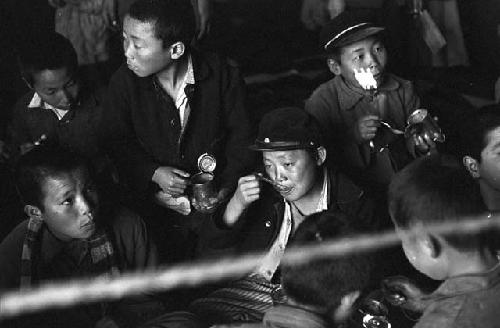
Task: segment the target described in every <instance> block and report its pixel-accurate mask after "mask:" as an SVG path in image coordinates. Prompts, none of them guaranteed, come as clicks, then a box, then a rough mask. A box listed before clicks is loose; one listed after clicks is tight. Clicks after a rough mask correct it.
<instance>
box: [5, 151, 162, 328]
mask: <svg viewBox="0 0 500 328" xmlns="http://www.w3.org/2000/svg"><path fill="white" fill-rule="evenodd" d="M18 165H19V167H18V170H17V174H16V176H17V187H18V191H19V193H20V196H21V198H22V200H23V201H24V204H25V207H24V210H25V212H26V215H27V216H28V217H29V219H28V220H26V221H23V222H22V223H20V224H19V225H18V226H17V227H16V228H15V229H14V230H13V231H12V232H11V233H10V234H9V235H8V236H7V237H6V238H5V239H4V241H3V242H2V243H1V244H0V263H2V270H0V291H6V290H15V289H22V288H28V287H31V286H37V285H39V284H43V283H44V282H49V281H57V280H59V281H62V280H67V279H72V278H85V277H96V276H102V275H110V276H114V275H118V274H120V273H121V272H126V271H135V270H144V269H146V268H148V267H153V266H155V265H156V263H157V256H156V251H155V248H154V247H153V246H152V244H151V243H150V241H149V238H148V235H147V232H146V229H145V226H144V222H143V221H142V220H141V219H140V218H139V217H138V216H137V215H135V214H134V213H132V212H130V211H128V210H126V209H124V208H106V207H105V206H99V197H98V195H97V192H96V189H95V186H94V184H93V182H92V179H91V177H90V172H89V170H88V169H87V167H86V165H85V162H84V161H83V160H82V159H81V158H80V157H78V156H76V155H75V154H72V153H69V152H65V151H63V150H61V149H49V148H46V147H44V146H39V147H37V148H35V149H33V150H31V151H30V152H29V153H27V154H26V155H24V156H23V157H21V159H20V160H19V163H18ZM136 301H137V302H136ZM162 310H163V307H162V306H161V304H160V303H159V302H157V301H155V300H153V299H151V298H149V297H146V296H144V297H141V298H137V299H135V298H134V300H133V301H131V300H124V302H117V303H110V302H108V303H106V302H99V303H89V304H84V305H78V306H75V307H71V308H66V309H63V310H57V311H50V312H44V313H42V314H41V315H36V316H34V317H31V316H28V317H26V318H20V321H21V322H24V321H23V320H26V322H25V323H24V324H27V326H30V325H29V324H30V323H31V326H33V325H36V326H37V327H40V326H43V327H94V325H96V323H98V322H100V321H101V320H104V321H106V322H108V321H110V320H112V321H114V322H115V324H118V325H120V324H131V325H133V324H134V323H139V322H140V321H141V320H142V319H146V318H147V317H148V316H149V315H156V314H158V313H160V311H162ZM35 323H36V324H35Z"/></svg>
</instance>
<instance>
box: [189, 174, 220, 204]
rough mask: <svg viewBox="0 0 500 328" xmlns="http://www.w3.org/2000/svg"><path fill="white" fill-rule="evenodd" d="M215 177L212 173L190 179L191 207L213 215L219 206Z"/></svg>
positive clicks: (196, 175) (197, 175)
mask: <svg viewBox="0 0 500 328" xmlns="http://www.w3.org/2000/svg"><path fill="white" fill-rule="evenodd" d="M213 180H214V175H213V174H212V173H206V172H200V173H197V174H195V175H193V176H192V177H191V179H190V182H191V190H192V199H191V205H193V207H194V208H195V209H196V210H197V211H199V212H202V213H211V212H213V210H215V207H216V205H217V202H218V199H217V190H216V188H215V182H214V181H213Z"/></svg>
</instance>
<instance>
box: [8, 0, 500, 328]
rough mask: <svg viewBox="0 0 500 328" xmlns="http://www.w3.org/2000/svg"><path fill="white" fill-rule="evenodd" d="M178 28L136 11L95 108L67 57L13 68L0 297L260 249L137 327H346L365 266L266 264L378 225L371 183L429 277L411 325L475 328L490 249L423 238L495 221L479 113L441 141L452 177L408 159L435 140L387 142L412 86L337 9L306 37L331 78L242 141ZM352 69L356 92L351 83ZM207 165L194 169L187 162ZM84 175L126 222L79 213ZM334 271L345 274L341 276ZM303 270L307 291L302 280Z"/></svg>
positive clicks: (171, 11) (490, 266) (495, 193)
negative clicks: (197, 199) (440, 226)
mask: <svg viewBox="0 0 500 328" xmlns="http://www.w3.org/2000/svg"><path fill="white" fill-rule="evenodd" d="M194 34H195V23H194V17H193V11H192V8H190V5H189V2H187V1H182V0H138V1H137V2H135V3H134V4H132V5H131V7H130V9H129V11H128V13H127V15H126V16H125V18H124V22H123V48H124V54H125V57H126V64H124V65H123V66H122V67H120V68H119V69H118V70H117V72H116V73H115V74H114V75H113V77H112V79H111V81H110V85H109V88H108V90H107V93H104V94H101V93H100V92H94V91H92V90H91V86H86V85H85V84H84V82H83V81H81V80H80V79H79V77H78V72H77V71H78V70H77V67H78V64H77V61H76V54H75V52H74V49H73V48H72V46H71V44H70V43H69V41H68V40H66V39H65V38H63V37H62V36H60V35H57V34H54V35H52V36H50V38H48V39H45V38H44V39H39V38H36V39H35V40H34V43H33V44H32V45H30V47H31V48H30V49H27V50H26V51H23V52H22V53H21V54H20V56H19V59H20V65H21V73H22V76H23V78H24V79H25V81H26V83H27V85H28V86H29V87H30V88H31V91H30V92H29V93H28V94H27V95H26V96H25V97H23V98H22V99H20V100H19V102H18V103H17V105H16V107H15V109H14V112H13V117H12V121H11V123H10V124H9V127H8V131H7V135H8V139H7V145H8V146H9V147H10V150H11V151H10V152H5V153H6V154H8V155H10V158H11V160H12V162H13V163H15V172H16V174H15V177H16V182H17V191H18V192H19V195H20V197H21V200H22V202H23V203H24V205H25V206H24V211H25V213H26V215H27V217H28V220H26V221H23V222H22V223H20V224H19V225H18V226H17V227H16V228H15V229H14V230H13V231H12V232H11V234H9V235H8V236H7V237H6V238H5V239H4V241H3V242H2V243H1V244H0V263H1V264H2V267H3V268H5V269H2V271H1V272H0V291H4V290H8V289H18V288H24V287H30V286H34V285H38V284H40V283H42V282H44V281H52V280H57V279H67V278H74V277H82V276H83V277H84V276H96V275H110V276H114V275H118V274H120V273H121V272H125V271H131V270H145V269H147V268H151V267H155V266H156V265H158V255H157V253H158V252H157V248H158V249H159V250H160V255H161V261H166V260H167V261H170V260H183V261H189V260H190V259H192V258H193V256H194V253H195V248H197V253H199V254H198V255H199V256H215V255H220V254H224V255H228V254H241V253H244V252H248V251H260V252H262V254H263V255H262V259H261V262H260V263H259V265H257V266H256V267H255V268H254V270H252V272H249V273H248V274H247V275H245V276H244V277H240V278H238V279H236V280H234V281H232V282H231V284H229V285H223V286H219V287H220V288H217V289H215V290H213V291H212V292H211V293H209V294H206V295H203V297H200V298H198V299H196V300H194V301H193V302H191V304H190V305H189V311H190V312H192V313H187V312H182V313H180V314H179V313H177V314H175V313H174V314H172V313H168V314H163V315H161V316H159V317H158V318H156V319H154V320H153V321H150V323H149V324H145V326H144V327H158V326H161V327H200V326H201V327H204V326H206V325H209V324H231V323H232V322H238V321H239V322H240V324H241V321H253V323H252V325H253V327H257V326H259V325H260V324H265V325H266V326H271V327H273V326H275V325H276V326H279V327H298V326H297V322H301V323H304V322H307V323H308V324H307V325H306V326H308V327H329V326H331V325H340V324H346V322H347V323H348V322H351V321H352V320H350V319H349V318H352V314H353V311H352V309H353V308H354V307H355V305H354V304H355V303H356V300H357V299H358V298H360V295H362V294H363V293H365V292H366V288H368V287H369V284H370V282H373V277H371V276H370V275H371V273H372V272H373V276H375V273H374V272H375V271H377V270H374V269H373V267H374V266H375V263H373V261H370V260H367V259H366V258H364V257H363V256H353V257H352V258H351V259H334V260H326V262H320V263H319V264H316V265H310V266H309V265H307V266H303V267H300V266H299V267H296V266H283V267H282V266H281V265H280V262H281V260H282V257H283V256H284V253H285V251H286V249H287V248H288V246H289V244H292V243H296V244H298V245H300V244H301V243H305V242H321V241H324V239H327V236H329V237H332V238H333V237H338V236H342V235H343V234H344V233H353V232H375V231H379V230H380V229H382V228H386V227H387V225H386V222H385V220H384V217H385V216H384V207H385V205H384V204H385V203H383V202H382V203H380V202H377V201H375V199H379V200H380V199H381V198H384V197H375V195H374V194H373V192H374V191H380V190H382V191H385V190H387V188H388V189H389V193H388V197H389V198H388V199H389V212H390V216H391V218H392V220H393V222H394V225H395V226H396V232H397V234H398V235H399V236H400V237H401V240H402V242H403V250H404V252H405V254H406V256H407V258H408V260H409V261H410V263H411V264H412V265H413V266H414V267H415V268H416V269H417V270H419V271H421V272H422V273H424V274H425V275H427V276H429V277H431V278H433V279H437V280H445V282H444V283H443V284H442V285H441V286H440V287H439V288H438V289H437V290H436V291H435V292H433V293H432V294H429V295H424V294H423V293H422V294H419V295H418V297H420V298H421V300H419V301H420V303H421V304H423V305H422V307H421V308H420V310H424V314H423V316H422V319H421V321H420V322H419V323H418V326H419V327H438V326H439V327H470V326H475V325H476V324H478V323H479V324H480V325H481V326H484V327H494V326H495V324H494V317H493V315H494V314H495V303H496V301H495V299H496V298H497V296H498V294H499V292H500V289H499V287H498V284H497V283H496V282H497V280H498V272H499V269H498V265H497V263H498V260H497V257H496V254H495V252H494V251H495V249H493V248H491V247H490V246H491V245H490V244H489V243H490V242H491V236H490V235H489V234H488V236H485V234H480V235H475V234H468V235H465V236H454V235H453V236H447V235H442V234H440V233H436V232H434V231H433V230H432V229H430V226H432V225H433V224H435V223H441V222H443V221H446V222H447V221H452V222H458V223H459V222H460V220H461V219H462V217H470V216H481V215H483V214H484V213H486V212H488V211H495V210H496V209H497V207H500V191H499V190H500V189H498V188H500V187H497V180H498V179H499V178H500V174H499V172H498V170H499V169H500V165H499V164H497V162H498V160H497V156H498V154H497V153H498V149H497V148H498V147H499V145H498V140H499V139H500V132H499V131H500V130H499V131H497V130H498V129H500V118H499V116H500V115H499V114H497V112H498V108H496V107H495V108H489V109H485V110H484V111H481V112H478V113H476V114H475V116H474V118H471V119H470V120H467V122H474V124H471V127H470V129H468V131H470V133H469V134H468V135H467V138H464V140H461V142H462V143H463V147H461V149H464V150H466V152H465V153H464V154H461V158H463V164H464V165H461V164H460V162H459V161H457V160H452V159H449V158H448V157H446V156H442V155H436V154H433V155H429V156H424V157H422V158H419V159H417V160H414V158H413V155H414V154H415V153H416V152H415V149H416V148H417V149H418V150H419V153H422V154H428V153H429V149H431V148H433V147H434V146H435V145H434V142H433V140H432V137H431V136H429V135H428V134H426V133H425V132H424V133H423V134H421V135H412V136H410V137H409V138H407V139H406V140H405V139H404V138H403V137H402V136H401V135H399V134H398V133H394V131H403V130H405V126H406V123H407V119H408V116H409V115H410V113H411V112H412V111H413V110H415V109H417V108H418V106H419V99H418V97H417V96H416V94H415V92H414V89H413V86H412V84H411V83H410V82H408V81H406V80H403V79H401V78H399V77H396V76H394V75H392V74H388V73H386V72H385V66H386V63H387V54H386V50H385V47H384V42H383V41H384V40H383V28H381V27H377V26H374V25H373V24H371V23H369V22H366V21H363V20H360V19H359V18H357V17H355V16H352V15H351V14H349V13H348V12H345V13H343V14H341V15H339V16H337V17H336V18H335V19H333V20H332V21H331V22H330V23H329V24H327V25H326V27H325V28H324V29H323V31H322V33H321V37H320V39H321V42H322V46H323V48H324V49H325V51H326V52H327V53H328V59H327V64H328V67H329V69H330V70H331V72H332V73H334V74H335V78H333V79H332V80H330V81H328V82H326V83H325V84H323V85H321V86H319V87H318V89H317V90H316V91H315V92H314V93H313V94H312V95H311V97H310V98H309V99H308V100H307V101H306V104H305V110H303V109H301V108H291V107H290V108H280V109H276V110H272V111H271V112H269V113H268V114H266V115H265V116H264V117H263V118H262V119H261V121H260V124H259V127H258V133H257V135H256V138H255V140H252V139H253V138H252V130H253V129H252V126H251V124H250V120H249V115H248V112H247V111H246V110H245V106H244V92H245V88H244V83H243V80H242V78H241V76H240V73H239V70H238V67H237V66H236V65H235V64H234V63H232V62H230V61H228V60H225V59H223V58H222V57H220V56H218V55H216V54H213V53H207V52H202V51H199V50H197V49H196V48H194V47H192V46H191V41H192V39H193V38H194ZM363 73H365V75H368V76H370V77H371V79H372V80H371V86H369V87H367V86H366V85H365V83H363V81H361V80H360V77H359V76H360V75H362V74H363ZM367 73H369V74H367ZM2 145H3V143H2ZM77 153H78V155H77ZM256 154H260V155H261V156H262V163H263V169H262V170H261V171H260V170H259V169H257V165H256V164H255V163H254V159H255V157H256ZM80 156H83V157H80ZM207 156H208V158H209V159H210V163H209V165H208V166H207V165H200V160H201V159H203V158H205V159H206V158H207ZM83 158H88V159H89V160H90V161H86V160H84V159H83ZM327 159H328V161H327ZM412 161H413V162H412ZM410 162H412V163H411V164H408V163H410ZM87 163H90V164H89V165H87ZM403 167H404V168H403ZM402 168H403V169H402ZM207 169H208V171H206V170H207ZM401 169H402V170H401ZM200 170H202V171H204V170H205V171H206V172H205V173H207V172H208V173H210V174H212V176H213V177H215V178H214V179H215V180H214V182H215V183H216V185H217V188H218V189H217V195H216V201H217V204H218V206H217V207H216V208H215V209H214V210H213V212H212V213H208V214H207V213H202V211H199V208H197V207H196V206H195V204H191V200H190V198H189V185H190V177H191V176H192V175H194V174H196V173H197V172H198V171H200ZM399 170H401V171H400V172H399V173H398V171H399ZM252 172H253V173H252ZM94 173H97V174H98V176H99V178H100V179H99V181H98V182H104V183H106V185H107V186H108V187H109V186H110V185H111V184H118V185H119V186H118V187H113V189H110V190H117V192H120V191H119V190H123V189H124V190H125V192H122V193H121V195H122V196H126V195H127V194H128V193H129V192H132V191H133V197H130V198H126V199H123V198H121V199H120V197H116V198H117V199H115V200H118V201H120V200H121V201H122V202H124V201H128V200H130V199H134V203H135V209H136V210H138V211H139V212H140V214H142V216H144V217H145V219H146V223H144V222H143V221H142V219H141V218H140V217H139V216H137V215H135V214H133V213H132V212H130V211H129V210H125V209H123V208H122V207H121V206H116V205H114V206H113V205H110V204H108V203H107V202H103V201H102V200H101V202H99V197H98V195H97V190H98V189H99V188H97V187H96V186H95V184H94V182H92V178H91V176H92V174H94ZM106 176H109V178H106ZM101 180H103V181H101ZM389 183H390V185H389ZM108 193H109V191H108ZM99 204H101V205H99ZM484 204H486V207H485V206H484ZM128 205H130V204H128ZM318 213H319V214H318ZM332 213H335V214H332ZM344 225H346V226H347V227H344ZM146 226H147V227H146ZM192 231H196V232H197V234H199V236H196V237H197V238H196V242H194V241H193V240H192V238H193V235H192V234H190V232H192ZM179 236H180V237H179ZM172 240H175V242H172ZM155 244H156V245H155ZM380 263H382V262H380ZM380 263H378V265H379V266H380V265H381V264H380ZM384 263H385V262H384ZM333 268H336V269H333ZM349 270H351V271H355V273H352V275H357V278H359V279H352V276H351V277H348V275H347V274H346V272H347V271H349ZM326 273H328V274H326ZM304 275H306V276H307V277H308V279H309V277H312V278H311V279H313V280H314V279H316V280H317V281H316V280H314V282H311V281H308V282H307V283H306V281H304V277H303V276H304ZM339 281H341V282H340V283H339ZM280 283H281V284H282V285H283V288H284V291H285V294H286V296H287V299H288V301H286V302H285V304H281V305H278V306H276V305H273V303H276V302H273V297H272V296H273V295H272V294H273V293H271V292H270V291H272V290H275V289H276V288H277V287H279V286H280ZM399 287H401V286H399ZM330 288H331V289H330ZM263 290H265V291H264V292H263ZM325 291H328V292H326V293H325ZM406 297H407V298H411V295H406ZM164 300H165V299H164V298H162V296H161V295H141V297H137V299H136V298H134V299H132V300H130V299H127V300H126V301H124V302H116V303H113V304H110V303H93V304H90V305H82V306H78V307H75V308H71V309H68V310H63V311H54V312H50V314H47V315H45V316H43V317H39V316H35V319H33V318H31V317H26V318H22V320H21V321H20V322H14V323H13V324H19V325H21V326H22V325H23V324H25V323H23V320H26V321H27V322H28V323H26V325H27V326H29V325H30V321H29V320H37V322H38V325H45V326H51V327H54V326H63V325H71V326H75V325H76V326H78V325H80V326H82V327H110V326H119V327H128V326H137V325H139V324H140V323H141V322H144V321H146V319H150V318H151V317H153V316H156V315H159V314H161V313H164V312H168V311H170V310H172V308H169V307H168V305H166V304H165V301H164ZM311 314H314V316H311ZM299 317H300V318H303V320H304V321H297V320H298V319H297V318H299ZM32 322H33V321H31V323H32ZM304 324H305V323H304ZM357 324H360V323H359V322H358V323H357ZM299 326H300V325H299ZM249 327H250V326H249Z"/></svg>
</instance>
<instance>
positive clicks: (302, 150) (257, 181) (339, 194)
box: [192, 108, 382, 323]
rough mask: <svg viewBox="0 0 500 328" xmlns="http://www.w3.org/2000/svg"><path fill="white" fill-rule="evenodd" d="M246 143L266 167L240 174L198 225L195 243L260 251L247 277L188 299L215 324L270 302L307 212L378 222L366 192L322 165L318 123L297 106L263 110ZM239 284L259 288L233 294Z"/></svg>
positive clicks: (251, 314) (368, 224)
mask: <svg viewBox="0 0 500 328" xmlns="http://www.w3.org/2000/svg"><path fill="white" fill-rule="evenodd" d="M251 148H252V149H253V150H256V151H259V152H261V153H262V160H263V164H264V169H265V173H256V174H252V175H247V176H243V177H241V178H240V179H239V182H238V187H237V189H236V191H235V193H234V194H233V196H232V198H231V199H230V201H229V203H228V204H227V206H226V208H225V209H224V211H223V213H218V215H216V216H215V220H214V222H213V223H215V224H213V225H210V226H207V227H206V229H203V231H204V232H205V233H206V234H207V237H206V240H205V242H206V245H203V244H202V247H203V249H204V250H205V251H206V250H208V249H211V250H216V249H226V248H227V249H229V248H231V249H232V250H233V251H235V252H236V253H243V252H251V251H259V252H265V255H264V256H263V258H262V261H261V263H260V265H258V266H257V267H256V268H255V270H253V272H252V273H251V274H250V278H247V279H246V280H245V279H243V280H240V281H241V282H242V283H240V282H239V281H236V282H233V283H232V284H231V285H230V286H229V288H228V289H227V290H222V291H220V292H217V291H216V292H214V294H212V296H209V297H207V298H206V299H202V300H197V301H195V303H194V304H193V307H192V310H193V311H195V312H198V313H199V314H201V315H202V316H205V317H208V318H209V319H208V320H213V321H214V322H218V323H221V322H224V321H226V322H230V321H231V320H235V321H260V320H261V319H262V314H263V311H265V310H266V309H267V308H269V307H270V306H271V299H270V290H271V289H272V286H273V283H274V282H276V281H278V280H279V269H278V268H279V263H280V259H281V257H282V255H283V252H284V250H285V248H286V245H287V243H288V240H289V239H290V238H291V237H292V236H293V235H294V233H295V231H296V230H297V228H298V227H299V225H300V224H301V223H302V221H303V220H304V219H305V218H306V216H308V215H311V214H313V213H316V212H320V211H324V210H339V211H341V212H343V213H345V214H346V215H348V216H349V217H352V218H355V219H353V220H354V222H352V224H353V226H355V227H357V228H359V229H364V230H375V229H377V228H379V227H380V225H381V223H382V222H380V221H379V219H380V217H378V216H377V214H378V213H376V206H375V204H374V202H373V201H372V200H371V199H370V198H369V197H368V196H367V194H365V193H364V191H363V190H361V189H360V188H359V187H357V186H356V185H355V184H354V183H353V182H352V181H351V180H349V179H348V178H347V177H346V176H344V175H342V174H341V173H340V172H339V171H337V170H335V169H333V168H327V167H326V165H325V161H326V156H327V152H326V150H325V148H324V146H323V142H322V138H321V134H320V131H319V127H318V124H317V122H316V120H315V119H314V117H313V116H311V115H310V114H308V113H307V112H305V111H304V110H302V109H300V108H279V109H275V110H273V111H271V112H269V113H268V114H266V115H264V117H263V119H262V121H261V123H260V125H259V131H258V137H257V139H256V141H255V143H254V145H252V146H251ZM207 223H209V224H211V223H212V222H209V221H207ZM208 236H209V237H208ZM245 286H247V287H245ZM248 286H251V287H248ZM245 288H249V289H251V290H252V289H255V290H259V292H257V291H255V293H254V294H253V296H254V297H252V293H244V292H242V293H241V294H240V293H239V291H242V290H244V289H245ZM218 297H222V298H224V297H227V298H229V299H230V301H229V304H230V305H229V306H227V307H218ZM222 303H224V302H222ZM236 304H239V305H236ZM241 304H243V305H241ZM231 305H234V306H233V307H231ZM220 309H223V311H220V312H218V311H219V310H220Z"/></svg>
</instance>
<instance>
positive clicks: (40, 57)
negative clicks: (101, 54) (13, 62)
mask: <svg viewBox="0 0 500 328" xmlns="http://www.w3.org/2000/svg"><path fill="white" fill-rule="evenodd" d="M18 62H19V68H20V71H21V75H22V77H23V79H25V81H26V82H27V83H28V84H29V85H30V86H32V85H33V74H34V73H36V72H41V71H44V70H56V69H61V68H67V69H68V71H69V72H76V70H77V69H78V60H77V55H76V51H75V49H74V47H73V45H72V44H71V42H70V41H69V40H68V39H66V38H65V37H63V36H62V35H61V34H58V33H55V32H54V33H43V34H42V33H41V34H40V35H33V36H32V38H31V39H30V40H29V41H27V42H25V43H24V44H23V45H22V46H21V47H19V49H18Z"/></svg>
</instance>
